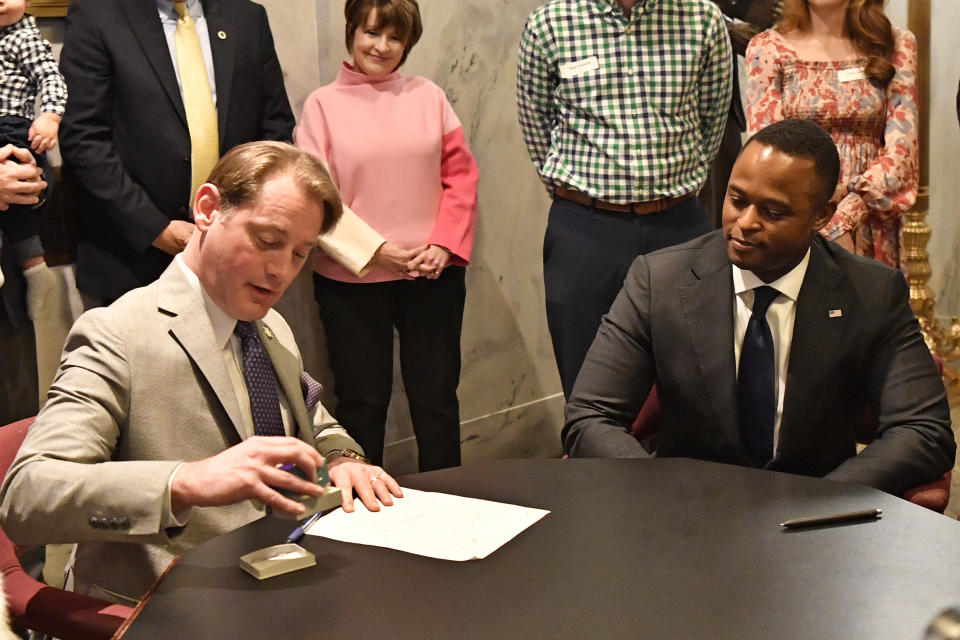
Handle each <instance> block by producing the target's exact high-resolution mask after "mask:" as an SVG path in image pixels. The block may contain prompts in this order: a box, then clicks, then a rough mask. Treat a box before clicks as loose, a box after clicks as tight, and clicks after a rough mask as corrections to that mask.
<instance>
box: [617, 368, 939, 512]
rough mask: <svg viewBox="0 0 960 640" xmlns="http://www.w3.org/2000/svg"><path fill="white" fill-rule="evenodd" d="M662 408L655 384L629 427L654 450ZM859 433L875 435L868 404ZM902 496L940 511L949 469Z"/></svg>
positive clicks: (866, 437)
mask: <svg viewBox="0 0 960 640" xmlns="http://www.w3.org/2000/svg"><path fill="white" fill-rule="evenodd" d="M937 366H939V367H940V371H941V373H942V372H943V362H942V361H941V360H937ZM661 412H662V407H661V405H660V396H659V395H658V394H657V387H656V385H654V386H653V388H652V389H650V395H648V396H647V400H646V402H645V403H644V404H643V407H642V408H641V409H640V413H639V415H637V418H636V420H634V421H633V425H632V426H631V428H630V433H631V435H633V437H634V438H636V439H637V440H639V441H640V443H641V444H643V446H644V448H645V449H647V451H649V452H651V453H652V452H653V451H654V450H656V444H657V432H658V431H659V429H660V417H661ZM858 433H859V435H858V436H857V440H858V442H860V443H861V444H869V443H870V442H871V441H872V440H873V439H874V437H875V436H876V433H877V419H876V417H875V416H874V415H873V413H872V412H871V411H870V407H867V408H866V409H865V410H864V413H863V417H862V419H861V424H860V427H859V429H858ZM903 499H904V500H909V501H910V502H912V503H914V504H917V505H920V506H921V507H926V508H927V509H930V510H932V511H936V512H937V513H943V511H944V509H946V508H947V503H948V502H949V501H950V472H949V471H947V472H946V473H945V474H943V477H941V478H939V479H937V480H934V481H933V482H930V483H927V484H924V485H920V486H919V487H915V488H913V489H910V490H909V491H907V492H906V493H904V494H903Z"/></svg>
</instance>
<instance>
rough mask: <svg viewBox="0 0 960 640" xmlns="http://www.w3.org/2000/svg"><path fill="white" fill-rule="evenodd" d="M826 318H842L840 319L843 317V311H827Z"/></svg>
mask: <svg viewBox="0 0 960 640" xmlns="http://www.w3.org/2000/svg"><path fill="white" fill-rule="evenodd" d="M827 317H828V318H842V317H843V311H841V310H840V309H830V310H828V311H827Z"/></svg>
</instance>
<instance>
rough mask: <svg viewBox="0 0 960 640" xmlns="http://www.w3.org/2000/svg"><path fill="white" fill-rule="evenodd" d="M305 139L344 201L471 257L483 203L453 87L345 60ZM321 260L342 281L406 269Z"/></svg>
mask: <svg viewBox="0 0 960 640" xmlns="http://www.w3.org/2000/svg"><path fill="white" fill-rule="evenodd" d="M296 143H297V146H299V147H300V148H301V149H304V150H306V151H309V152H310V153H312V154H313V155H315V156H317V157H319V158H321V159H323V160H324V161H325V162H326V163H327V166H328V167H329V168H330V173H331V174H332V176H333V179H334V181H335V182H336V183H337V186H338V187H339V188H340V194H341V196H342V197H343V201H344V203H345V204H346V205H347V206H349V207H350V208H351V209H352V210H353V211H354V212H355V213H356V214H357V215H358V216H359V217H360V218H362V219H363V220H364V221H365V222H366V223H367V224H368V225H370V226H371V227H372V228H373V229H374V230H375V231H377V232H378V233H379V234H380V235H381V236H383V237H384V239H386V240H390V241H392V242H395V243H397V244H399V245H401V246H403V247H405V248H408V249H412V248H414V247H417V246H420V245H424V244H437V245H440V246H443V247H446V248H447V249H449V250H450V252H451V254H452V255H451V259H450V261H451V264H457V265H466V264H467V263H468V262H469V260H470V252H471V249H472V247H473V229H474V223H475V221H476V211H477V180H478V173H477V163H476V161H475V160H474V159H473V154H471V153H470V150H469V149H468V148H467V144H466V141H465V140H464V137H463V127H462V126H461V125H460V120H459V119H458V118H457V114H455V113H454V112H453V108H451V106H450V104H449V103H448V102H447V98H446V96H445V95H444V93H443V90H442V89H441V88H440V87H438V86H437V85H435V84H433V83H432V82H430V81H429V80H427V79H426V78H421V77H416V76H415V77H406V76H402V75H400V74H399V73H397V72H393V73H391V74H390V75H388V76H386V77H383V78H372V77H370V76H367V75H364V74H362V73H359V72H356V71H354V70H353V68H352V67H351V66H350V65H349V64H347V63H344V64H343V66H342V67H341V69H340V74H339V75H338V76H337V79H336V81H335V82H333V83H331V84H328V85H327V86H325V87H321V88H319V89H317V90H316V91H314V92H313V93H311V94H310V96H309V97H308V98H307V101H306V104H304V106H303V115H302V117H301V119H300V125H299V127H298V128H297V133H296ZM313 267H314V270H316V272H317V273H319V274H320V275H323V276H325V277H327V278H332V279H334V280H340V281H342V282H384V281H387V280H396V279H398V278H397V276H396V275H394V274H393V273H390V272H388V271H386V270H384V269H380V268H378V267H375V268H373V269H372V270H370V272H369V273H367V274H366V275H365V276H363V277H357V276H356V275H354V274H353V273H351V272H350V271H348V270H347V269H346V268H344V267H343V266H342V265H340V264H339V263H337V262H335V261H334V260H333V259H332V258H331V257H330V256H328V255H327V254H326V253H324V252H323V251H316V252H315V253H314V261H313Z"/></svg>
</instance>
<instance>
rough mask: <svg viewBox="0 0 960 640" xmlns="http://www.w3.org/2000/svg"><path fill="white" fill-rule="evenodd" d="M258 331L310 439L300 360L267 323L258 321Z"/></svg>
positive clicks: (283, 388)
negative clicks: (301, 383) (301, 385)
mask: <svg viewBox="0 0 960 640" xmlns="http://www.w3.org/2000/svg"><path fill="white" fill-rule="evenodd" d="M257 331H258V333H259V334H260V341H261V342H262V343H263V346H264V348H265V349H266V350H267V355H268V356H270V362H272V363H273V370H274V372H275V373H276V374H277V381H278V382H279V383H280V388H281V389H282V390H283V393H284V395H285V396H286V397H287V406H288V407H289V408H290V411H291V412H292V413H293V417H294V419H295V420H296V422H297V428H298V429H299V430H300V432H301V433H303V434H307V435H308V438H307V440H308V441H310V440H311V438H310V437H309V436H310V434H311V433H312V431H311V429H310V418H309V416H307V409H306V406H305V405H304V403H303V391H302V390H301V389H300V362H299V361H298V360H297V358H296V356H294V355H293V354H292V353H290V350H289V349H287V348H286V347H284V346H283V345H282V344H280V341H279V340H277V337H276V335H274V333H273V331H271V330H270V327H268V326H267V325H266V324H264V323H263V322H258V323H257ZM295 435H296V434H295Z"/></svg>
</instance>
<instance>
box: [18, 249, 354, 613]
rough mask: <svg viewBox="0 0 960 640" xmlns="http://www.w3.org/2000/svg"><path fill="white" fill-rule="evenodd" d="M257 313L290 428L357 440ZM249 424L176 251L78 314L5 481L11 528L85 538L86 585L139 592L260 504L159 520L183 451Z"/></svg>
mask: <svg viewBox="0 0 960 640" xmlns="http://www.w3.org/2000/svg"><path fill="white" fill-rule="evenodd" d="M258 327H259V329H260V335H261V339H262V340H263V342H264V345H265V347H266V349H267V352H268V353H269V354H270V357H271V359H272V361H273V365H274V369H275V370H276V372H277V377H278V379H279V383H280V387H281V389H282V391H283V393H284V394H285V395H286V397H287V401H288V404H289V406H290V409H291V412H292V414H293V416H294V418H295V421H296V430H297V432H296V435H297V436H298V437H299V438H301V439H303V440H305V441H306V442H309V443H312V444H314V445H315V446H316V447H317V449H318V450H319V451H320V453H326V452H327V451H330V450H331V449H336V448H344V447H348V448H352V449H357V450H359V447H358V445H357V444H356V443H355V442H354V441H353V440H352V439H351V438H349V436H347V435H346V432H345V431H343V429H341V428H340V427H339V426H338V425H337V424H336V421H335V420H334V419H333V417H332V416H331V415H330V414H329V413H328V412H327V411H326V410H325V409H324V408H323V406H322V405H320V404H317V405H316V407H314V408H313V410H312V411H308V410H307V408H306V406H305V404H304V398H303V394H302V391H301V388H300V374H301V372H302V370H303V368H302V365H301V362H300V355H299V351H298V350H297V346H296V344H295V342H294V340H293V335H292V333H291V331H290V328H289V327H288V326H287V324H286V322H285V321H284V320H283V318H282V317H280V315H279V314H278V313H276V312H274V311H270V313H268V314H267V315H266V317H265V318H264V319H263V320H262V321H261V322H260V323H258ZM251 435H253V434H252V433H250V428H249V427H245V426H244V422H243V420H242V419H241V418H240V407H239V403H238V400H237V398H236V393H235V391H234V389H233V387H232V386H231V382H230V377H229V374H228V372H227V368H226V365H225V364H224V361H223V357H222V355H221V352H220V348H219V346H218V345H217V344H216V343H215V340H214V337H213V329H212V327H211V325H210V320H209V318H208V316H207V313H206V311H205V309H204V306H203V301H202V297H201V295H200V293H199V291H197V290H196V289H195V288H193V286H191V284H190V283H189V281H188V280H187V278H186V276H185V275H184V273H183V272H182V270H181V269H180V268H179V266H178V265H177V264H172V265H171V266H170V267H169V268H168V269H167V270H166V271H165V272H164V273H163V274H162V275H161V276H160V278H159V279H158V280H157V281H156V282H154V283H153V284H150V285H148V286H146V287H143V288H140V289H135V290H133V291H131V292H130V293H128V294H127V295H125V296H123V297H122V298H120V299H119V300H118V301H117V302H115V303H114V304H113V305H111V306H109V307H106V308H101V309H93V310H91V311H89V312H87V313H86V314H84V315H83V316H82V317H81V318H80V319H79V320H78V321H77V323H76V324H75V325H74V327H73V330H72V331H71V332H70V335H69V337H68V338H67V344H66V347H65V349H64V353H63V361H62V364H61V368H60V371H59V372H58V374H57V377H56V379H55V381H54V383H53V386H52V387H51V389H50V396H49V400H48V402H47V404H46V405H45V406H44V408H43V410H42V411H41V412H40V414H39V416H38V417H37V420H36V422H35V423H34V425H33V427H32V428H31V429H30V432H29V433H28V434H27V438H26V440H25V441H24V443H23V447H22V448H21V449H20V452H19V454H18V456H17V459H16V460H15V461H14V464H13V466H12V467H11V469H10V472H9V474H8V475H7V477H6V479H5V481H4V484H3V487H2V495H0V498H2V506H0V518H2V522H3V527H4V530H5V531H6V532H7V534H8V535H9V536H10V537H11V538H12V539H13V540H16V541H17V542H20V543H34V544H39V543H59V542H78V543H80V544H79V546H78V549H77V556H76V561H75V565H74V566H75V575H76V579H77V589H78V590H79V591H83V592H86V593H90V594H91V595H99V596H101V597H106V598H110V599H112V600H115V601H123V597H127V598H140V597H142V596H143V594H144V593H145V592H146V590H147V589H148V588H149V587H150V585H151V584H152V583H153V582H154V580H155V579H156V577H157V576H158V575H159V574H160V573H161V572H162V571H163V569H164V568H165V567H166V566H167V565H168V564H169V562H170V561H171V559H172V558H173V557H174V556H175V555H177V554H179V553H182V552H183V551H184V550H186V549H187V548H189V547H191V546H193V545H196V544H199V543H201V542H204V541H205V540H208V539H210V538H212V537H214V536H216V535H218V534H221V533H225V532H227V531H230V530H232V529H235V528H237V527H239V526H241V525H243V524H246V523H248V522H250V521H252V520H255V519H257V518H259V517H261V516H262V515H263V511H262V510H260V509H258V507H256V506H254V505H253V504H252V503H251V502H249V501H245V502H242V503H239V504H235V505H232V506H229V507H205V508H199V507H195V508H194V509H193V510H192V513H191V514H190V517H189V522H188V523H187V525H186V526H185V527H178V528H164V526H163V524H164V523H165V522H168V523H169V522H170V516H171V514H170V513H169V511H170V498H169V493H168V480H169V478H170V475H171V473H172V472H173V470H174V469H175V468H176V466H177V465H178V464H179V462H181V461H189V460H197V459H200V458H205V457H208V456H211V455H214V454H217V453H219V452H221V451H223V450H224V449H227V448H228V447H230V446H232V445H235V444H237V443H239V442H240V441H241V440H243V439H246V438H248V437H250V436H251Z"/></svg>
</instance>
